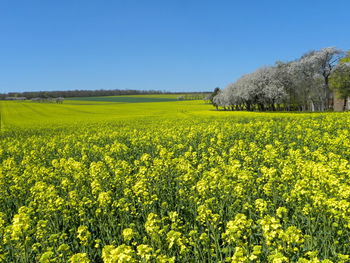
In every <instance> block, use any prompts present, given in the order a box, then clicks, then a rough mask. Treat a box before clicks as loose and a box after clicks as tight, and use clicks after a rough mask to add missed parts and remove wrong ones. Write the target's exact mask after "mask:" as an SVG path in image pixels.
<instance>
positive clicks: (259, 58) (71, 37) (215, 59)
mask: <svg viewBox="0 0 350 263" xmlns="http://www.w3.org/2000/svg"><path fill="white" fill-rule="evenodd" d="M349 14H350V1H346V0H344V1H337V0H335V1H329V0H328V1H323V0H315V1H312V0H293V1H289V0H285V1H283V0H279V1H274V0H271V1H269V0H265V1H262V0H237V1H234V0H231V1H221V0H212V1H205V0H198V1H195V0H158V1H156V0H143V1H141V0H139V1H136V0H119V1H118V0H110V1H107V0H94V1H91V0H80V1H79V0H52V1H51V0H41V1H40V0H30V1H28V0H23V1H19V0H0V93H1V92H2V93H3V92H12V91H14V92H18V91H39V90H73V89H146V90H149V89H155V90H166V91H210V90H213V89H214V88H215V87H217V86H219V87H221V88H224V87H225V86H226V85H227V84H229V83H231V82H233V81H235V80H236V79H237V78H239V77H240V76H241V75H242V74H244V73H249V72H251V71H254V70H255V69H256V68H258V67H260V66H264V65H272V64H274V62H275V61H276V60H282V61H286V60H293V59H295V58H297V57H299V56H301V55H302V54H303V53H305V52H307V51H310V50H312V49H320V48H323V47H329V46H336V47H338V48H341V49H345V50H347V49H350V45H349V40H350V36H349V32H350V18H349V17H350V16H349Z"/></svg>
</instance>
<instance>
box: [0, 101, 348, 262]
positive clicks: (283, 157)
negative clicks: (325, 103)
mask: <svg viewBox="0 0 350 263" xmlns="http://www.w3.org/2000/svg"><path fill="white" fill-rule="evenodd" d="M0 107H1V124H2V125H1V129H2V131H1V133H0V136H1V140H0V262H41V263H46V262H83V263H84V262H106V263H107V262H272V263H279V262H302V263H304V262H310V263H311V262H324V263H327V262H328V263H329V262H349V261H350V252H349V251H350V243H349V238H350V165H349V160H350V133H349V127H350V115H349V113H322V114H319V113H312V114H311V113H302V114H298V113H256V112H255V113H254V112H230V111H215V110H213V107H212V106H210V105H206V104H204V103H203V102H202V101H172V102H148V103H143V102H139V103H112V102H102V101H85V100H69V101H65V103H64V104H45V103H31V102H5V101H2V102H0Z"/></svg>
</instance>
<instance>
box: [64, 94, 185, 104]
mask: <svg viewBox="0 0 350 263" xmlns="http://www.w3.org/2000/svg"><path fill="white" fill-rule="evenodd" d="M179 96H180V95H179V94H153V95H130V96H105V97H80V98H69V99H67V100H73V101H101V102H119V103H140V102H168V101H177V100H178V97H179Z"/></svg>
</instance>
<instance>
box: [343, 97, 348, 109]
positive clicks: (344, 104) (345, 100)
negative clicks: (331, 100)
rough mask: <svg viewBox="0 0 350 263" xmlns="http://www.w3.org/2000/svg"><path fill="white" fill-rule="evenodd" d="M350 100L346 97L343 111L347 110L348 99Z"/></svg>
mask: <svg viewBox="0 0 350 263" xmlns="http://www.w3.org/2000/svg"><path fill="white" fill-rule="evenodd" d="M347 100H348V98H345V99H344V104H343V111H345V110H346V101H347Z"/></svg>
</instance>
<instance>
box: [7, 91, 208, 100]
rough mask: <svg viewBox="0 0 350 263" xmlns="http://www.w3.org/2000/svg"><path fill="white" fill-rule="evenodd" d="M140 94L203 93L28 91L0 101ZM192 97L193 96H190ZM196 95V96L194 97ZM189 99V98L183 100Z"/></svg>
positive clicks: (197, 93)
mask: <svg viewBox="0 0 350 263" xmlns="http://www.w3.org/2000/svg"><path fill="white" fill-rule="evenodd" d="M142 94H191V97H198V98H200V97H202V96H200V95H201V94H206V93H205V92H188V93H187V92H169V91H159V90H119V89H115V90H64V91H62V90H61V91H28V92H9V93H6V94H0V99H2V100H3V99H5V98H7V97H25V98H27V99H32V98H57V97H63V98H72V97H99V96H121V95H142ZM192 95H193V96H192ZM196 95H198V96H196ZM185 99H189V98H185ZM192 99H193V98H192Z"/></svg>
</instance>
